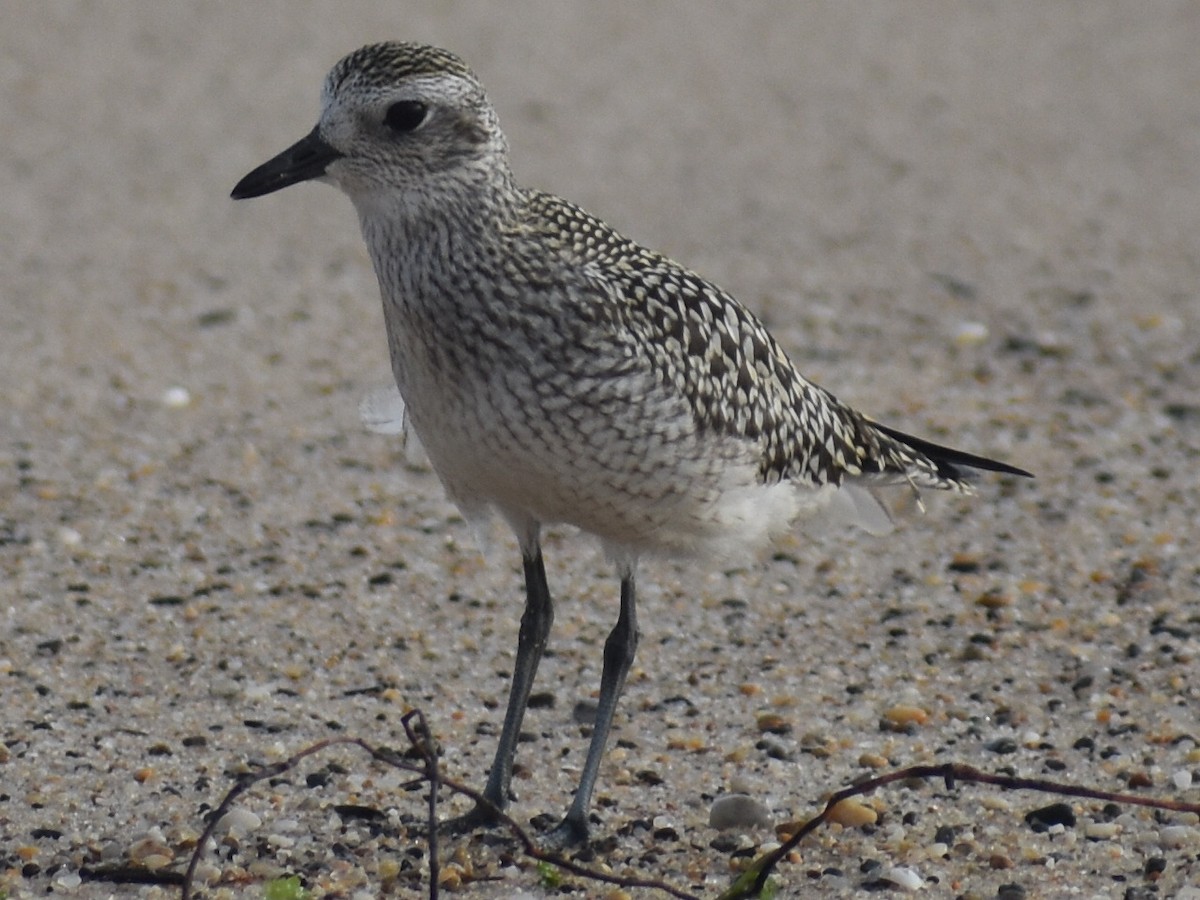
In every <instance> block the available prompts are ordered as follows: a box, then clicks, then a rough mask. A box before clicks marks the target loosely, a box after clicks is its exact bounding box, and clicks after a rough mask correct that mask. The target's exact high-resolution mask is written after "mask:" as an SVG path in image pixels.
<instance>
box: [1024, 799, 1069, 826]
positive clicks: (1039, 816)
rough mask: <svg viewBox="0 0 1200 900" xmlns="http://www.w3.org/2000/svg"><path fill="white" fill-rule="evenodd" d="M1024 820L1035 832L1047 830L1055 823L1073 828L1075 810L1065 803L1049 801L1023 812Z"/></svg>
mask: <svg viewBox="0 0 1200 900" xmlns="http://www.w3.org/2000/svg"><path fill="white" fill-rule="evenodd" d="M1025 821H1026V822H1028V823H1029V826H1030V827H1031V828H1032V829H1033V830H1034V831H1036V832H1038V833H1042V832H1045V831H1049V830H1050V828H1052V827H1053V826H1055V825H1059V826H1065V827H1067V828H1073V827H1074V826H1075V810H1073V809H1072V808H1071V807H1070V805H1069V804H1066V803H1051V804H1050V805H1049V806H1043V807H1041V808H1039V809H1035V810H1031V811H1030V812H1027V813H1026V814H1025Z"/></svg>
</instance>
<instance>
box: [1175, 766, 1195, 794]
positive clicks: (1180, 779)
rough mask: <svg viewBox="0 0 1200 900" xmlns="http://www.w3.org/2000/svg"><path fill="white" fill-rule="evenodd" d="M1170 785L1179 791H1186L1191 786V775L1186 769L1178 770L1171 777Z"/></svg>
mask: <svg viewBox="0 0 1200 900" xmlns="http://www.w3.org/2000/svg"><path fill="white" fill-rule="evenodd" d="M1171 783H1172V784H1173V785H1175V787H1177V788H1178V789H1179V790H1181V791H1186V790H1187V789H1188V788H1190V787H1191V786H1192V773H1191V772H1189V771H1188V770H1187V769H1180V770H1179V771H1178V772H1176V773H1174V774H1173V775H1172V776H1171Z"/></svg>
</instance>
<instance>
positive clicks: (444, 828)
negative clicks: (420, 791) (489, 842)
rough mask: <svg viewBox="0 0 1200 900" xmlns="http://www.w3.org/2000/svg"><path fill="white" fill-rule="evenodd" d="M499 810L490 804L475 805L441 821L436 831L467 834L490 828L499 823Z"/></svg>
mask: <svg viewBox="0 0 1200 900" xmlns="http://www.w3.org/2000/svg"><path fill="white" fill-rule="evenodd" d="M501 821H502V820H501V818H500V812H499V810H498V809H497V808H496V807H495V806H494V805H492V804H491V803H476V804H475V806H474V807H473V808H472V809H470V810H468V811H467V812H465V813H463V814H462V815H461V816H455V817H454V818H452V819H443V820H442V821H441V822H439V823H438V831H440V832H441V833H442V834H467V833H468V832H471V831H478V830H479V829H480V828H491V827H493V826H495V825H499V824H500V822H501Z"/></svg>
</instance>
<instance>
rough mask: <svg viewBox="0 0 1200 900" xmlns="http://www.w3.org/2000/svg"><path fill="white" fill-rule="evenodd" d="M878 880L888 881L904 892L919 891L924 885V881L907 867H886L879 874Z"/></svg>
mask: <svg viewBox="0 0 1200 900" xmlns="http://www.w3.org/2000/svg"><path fill="white" fill-rule="evenodd" d="M879 880H880V881H890V882H891V883H892V884H894V885H896V887H898V888H903V889H904V890H906V891H916V890H920V889H921V887H922V886H924V884H925V879H924V878H922V877H921V876H920V875H918V874H917V873H916V871H915V870H913V869H910V868H909V867H908V866H888V867H887V868H885V869H884V870H883V871H882V872H880V873H879Z"/></svg>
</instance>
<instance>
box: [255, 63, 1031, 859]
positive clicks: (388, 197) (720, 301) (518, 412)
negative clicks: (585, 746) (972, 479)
mask: <svg viewBox="0 0 1200 900" xmlns="http://www.w3.org/2000/svg"><path fill="white" fill-rule="evenodd" d="M311 178H317V179H321V180H325V181H328V182H331V183H333V184H335V185H336V186H338V187H339V188H341V189H342V190H343V191H344V192H345V193H346V194H348V195H349V196H350V198H351V200H352V201H353V202H354V206H355V208H356V209H357V211H358V214H359V218H360V222H361V225H362V231H363V236H364V238H365V240H366V242H367V246H368V248H369V249H370V252H371V258H372V261H373V263H374V265H375V269H376V274H377V276H378V279H379V285H380V290H381V294H382V297H383V307H384V316H385V322H386V325H387V337H388V346H389V350H390V353H391V359H392V369H393V373H394V375H395V378H396V384H397V387H398V388H399V390H400V393H401V395H402V397H403V400H404V403H405V406H406V412H407V416H408V418H409V420H410V422H411V425H412V428H413V430H414V431H415V432H416V434H417V435H418V436H419V438H420V439H421V442H422V443H423V444H424V446H425V449H426V451H427V453H428V456H429V459H430V462H431V463H432V465H433V467H434V469H435V470H436V471H437V473H438V475H439V476H440V478H441V480H442V482H443V483H444V485H445V486H446V489H447V492H448V493H449V495H450V496H451V497H452V498H453V499H454V500H455V502H456V503H457V504H458V505H459V506H460V507H461V508H462V509H463V511H464V513H465V514H466V515H468V516H472V517H474V516H478V515H483V514H484V513H486V512H487V511H488V510H491V509H494V510H498V511H499V512H500V513H501V514H502V515H503V516H504V517H505V518H506V519H507V520H508V522H509V523H510V524H511V525H512V527H513V528H514V530H515V531H516V533H517V536H518V538H519V540H520V543H521V548H522V552H523V555H524V558H525V566H526V587H527V603H526V613H525V617H524V618H523V620H522V629H521V643H520V645H519V647H518V660H517V669H516V672H515V673H514V683H513V689H512V693H511V695H510V700H509V708H508V714H507V716H506V718H505V727H504V731H503V733H502V735H501V740H500V749H499V750H498V751H497V757H496V761H495V763H494V764H493V768H492V772H491V776H490V778H489V782H488V786H487V790H486V791H485V795H486V796H487V797H488V799H489V800H490V801H491V802H492V803H494V804H496V805H498V806H502V805H504V803H505V802H506V801H507V798H508V788H509V778H510V775H511V765H512V754H513V751H514V749H515V745H516V735H517V732H518V730H519V727H520V721H521V715H522V713H523V711H524V704H525V701H526V699H527V697H528V692H529V685H530V684H531V683H532V678H533V673H534V671H535V670H536V667H537V662H538V659H539V658H540V655H541V649H542V647H543V646H544V644H545V640H546V635H547V633H548V631H549V626H550V620H551V619H552V608H551V605H550V597H549V593H548V591H547V589H546V587H545V576H544V571H543V568H542V561H541V551H540V549H539V540H538V535H539V529H540V527H541V525H542V524H544V523H552V522H566V523H570V524H573V525H576V526H578V527H580V528H581V529H582V530H584V531H585V532H588V533H590V534H593V535H595V536H596V537H598V538H599V539H600V540H601V541H602V543H603V544H604V546H605V548H606V550H607V551H608V552H609V554H610V555H611V556H612V557H613V558H614V560H615V561H616V562H617V565H618V570H619V572H620V575H621V578H622V603H621V617H620V619H619V621H618V625H617V627H616V628H615V629H614V631H613V635H612V636H610V639H609V643H608V644H607V645H606V651H605V669H604V675H603V677H602V682H601V701H600V707H601V709H600V713H599V715H598V720H597V725H596V729H595V731H594V736H593V741H592V746H591V749H590V751H589V757H588V761H587V764H586V765H585V768H584V774H583V778H582V779H581V784H580V788H579V790H578V791H577V792H576V797H575V802H574V804H573V805H572V807H571V810H570V812H569V813H568V815H567V818H566V819H565V820H564V823H563V826H562V830H561V833H560V837H563V838H564V839H579V838H580V837H582V836H583V835H585V834H586V831H587V807H588V803H589V801H590V796H591V791H592V787H593V784H594V780H595V776H596V770H597V768H598V766H599V761H600V753H601V752H602V750H603V747H604V741H605V738H606V736H607V732H608V727H609V723H610V722H611V717H612V710H613V708H614V707H615V703H616V698H617V695H618V694H619V692H620V689H621V684H622V683H623V681H624V677H625V673H626V671H627V670H628V667H629V664H630V662H631V661H632V658H633V651H634V648H635V647H636V643H637V629H636V621H635V618H634V601H633V597H634V591H633V584H634V570H635V568H636V563H637V560H638V558H639V556H641V555H644V554H646V553H655V552H657V553H666V554H672V555H680V554H695V555H701V556H706V557H707V556H711V555H714V554H715V555H729V554H733V553H739V552H744V551H746V550H748V549H750V548H753V547H756V546H759V545H761V544H763V543H764V542H765V541H766V540H767V539H768V538H769V536H770V534H771V533H772V532H773V531H777V530H779V529H780V528H783V527H786V525H787V524H788V523H789V522H790V521H791V520H792V519H793V518H795V517H796V516H797V515H798V514H800V513H802V512H812V511H814V510H816V509H818V508H820V507H821V506H823V505H827V504H831V503H832V504H835V505H836V504H839V503H840V504H841V505H842V506H843V507H844V508H845V509H847V510H849V511H850V512H851V514H852V515H853V517H854V518H856V519H857V520H858V521H859V522H860V523H861V524H863V525H864V526H866V527H868V528H871V529H872V530H882V529H883V528H885V527H886V525H887V522H888V519H887V514H886V511H885V510H884V508H883V507H882V506H881V505H880V504H879V503H878V502H877V501H876V499H875V497H874V494H873V490H874V488H876V487H878V486H881V485H884V484H887V483H900V484H905V485H908V486H910V487H911V488H912V489H914V490H915V489H917V488H922V487H928V488H936V489H950V490H957V491H966V490H968V489H969V485H968V482H967V480H966V475H967V470H968V469H971V468H983V469H993V470H998V471H1005V472H1010V473H1016V474H1025V473H1022V472H1021V471H1020V470H1018V469H1014V468H1012V467H1009V466H1006V465H1004V464H1002V463H997V462H993V461H991V460H987V459H984V458H982V457H976V456H971V455H969V454H965V453H961V452H959V451H955V450H950V449H948V448H944V447H939V446H936V445H934V444H930V443H927V442H924V441H921V440H918V439H916V438H911V437H909V436H907V435H904V434H902V433H900V432H897V431H894V430H892V429H889V428H885V427H883V426H880V425H878V424H876V423H874V422H872V421H870V420H869V419H867V418H866V417H864V416H863V415H861V414H860V413H858V412H855V411H854V410H852V409H850V408H849V407H847V406H845V405H844V404H842V403H840V402H839V401H838V400H836V399H835V398H834V397H833V396H832V395H831V394H829V393H828V392H827V391H825V390H823V389H822V388H820V387H818V386H816V385H814V384H812V383H811V382H809V381H807V380H806V379H805V378H804V377H803V376H802V375H801V374H800V373H799V372H798V370H797V369H796V368H795V367H794V366H793V365H792V363H791V361H790V360H789V359H788V357H787V355H786V354H785V353H784V352H783V350H782V349H781V348H780V347H779V345H778V344H777V343H776V341H775V340H774V339H773V338H772V337H771V335H770V334H769V333H768V332H767V330H766V329H765V327H764V326H763V325H762V323H761V322H760V321H759V320H758V319H757V318H756V317H755V316H754V315H753V314H751V313H750V312H749V311H748V310H747V309H745V307H743V306H742V305H741V304H739V303H738V302H737V301H736V300H734V299H733V298H732V297H731V296H729V295H728V294H727V293H725V292H724V291H722V290H721V289H720V288H718V287H716V286H715V285H713V284H711V283H709V282H707V281H705V280H704V279H703V278H701V277H699V276H698V275H695V274H693V273H692V272H689V271H688V270H686V269H684V268H683V267H681V266H679V265H678V264H676V263H674V262H672V261H671V260H669V259H667V258H665V257H663V256H661V255H660V254H657V253H655V252H653V251H651V250H648V249H645V248H644V247H641V246H639V245H638V244H636V243H634V242H632V241H630V240H628V239H626V238H624V237H622V236H621V235H619V234H618V233H617V232H615V231H614V230H613V229H611V228H610V227H609V226H607V225H606V224H605V223H603V222H601V221H600V220H598V219H596V218H594V217H593V216H591V215H589V214H587V213H586V212H584V211H583V210H581V209H579V208H578V207H575V206H573V205H571V204H570V203H567V202H566V201H564V200H561V199H559V198H557V197H554V196H551V195H549V194H545V193H541V192H537V191H532V190H528V189H525V188H523V187H521V186H519V185H517V184H516V183H515V182H514V180H513V177H512V174H511V171H510V169H509V164H508V156H507V144H506V141H505V139H504V135H503V132H502V131H501V130H500V127H499V124H498V122H497V119H496V115H495V112H494V111H493V109H492V106H491V104H490V103H489V102H488V99H487V97H486V95H485V93H484V91H483V88H482V86H481V85H480V84H479V82H478V80H477V79H476V78H475V76H474V75H473V74H472V73H471V71H470V69H469V68H467V66H466V65H465V64H464V63H463V62H462V61H461V60H460V59H459V58H458V57H457V56H455V55H453V54H451V53H448V52H447V51H444V50H439V49H436V48H431V47H427V46H423V45H418V44H400V43H389V44H378V45H373V46H369V47H364V48H363V49H361V50H358V51H356V52H355V53H352V54H350V55H349V56H347V57H346V58H345V59H343V60H342V61H341V62H339V63H338V64H337V65H336V66H335V67H334V69H333V70H332V71H331V72H330V74H329V76H328V77H327V79H326V82H325V86H324V90H323V93H322V111H321V117H320V121H319V124H318V126H317V128H316V129H314V131H313V133H312V134H310V135H309V137H307V138H305V139H304V140H303V141H301V142H300V143H298V144H297V145H296V146H295V147H293V148H291V149H290V150H288V151H285V152H284V153H283V154H281V155H280V156H279V157H277V158H276V159H274V160H272V161H270V162H268V163H266V164H265V165H264V166H261V167H260V168H259V169H257V170H255V171H254V172H252V173H251V174H250V175H248V176H247V177H246V178H245V179H243V181H242V182H241V183H240V184H239V185H238V187H237V188H236V189H235V191H234V196H235V197H250V196H257V195H259V194H263V193H268V192H270V191H273V190H277V189H278V188H281V187H285V186H287V185H288V184H292V183H295V182H297V181H303V180H307V179H311ZM486 816H487V810H486V809H484V810H481V811H480V812H479V813H478V815H477V816H476V818H486Z"/></svg>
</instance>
